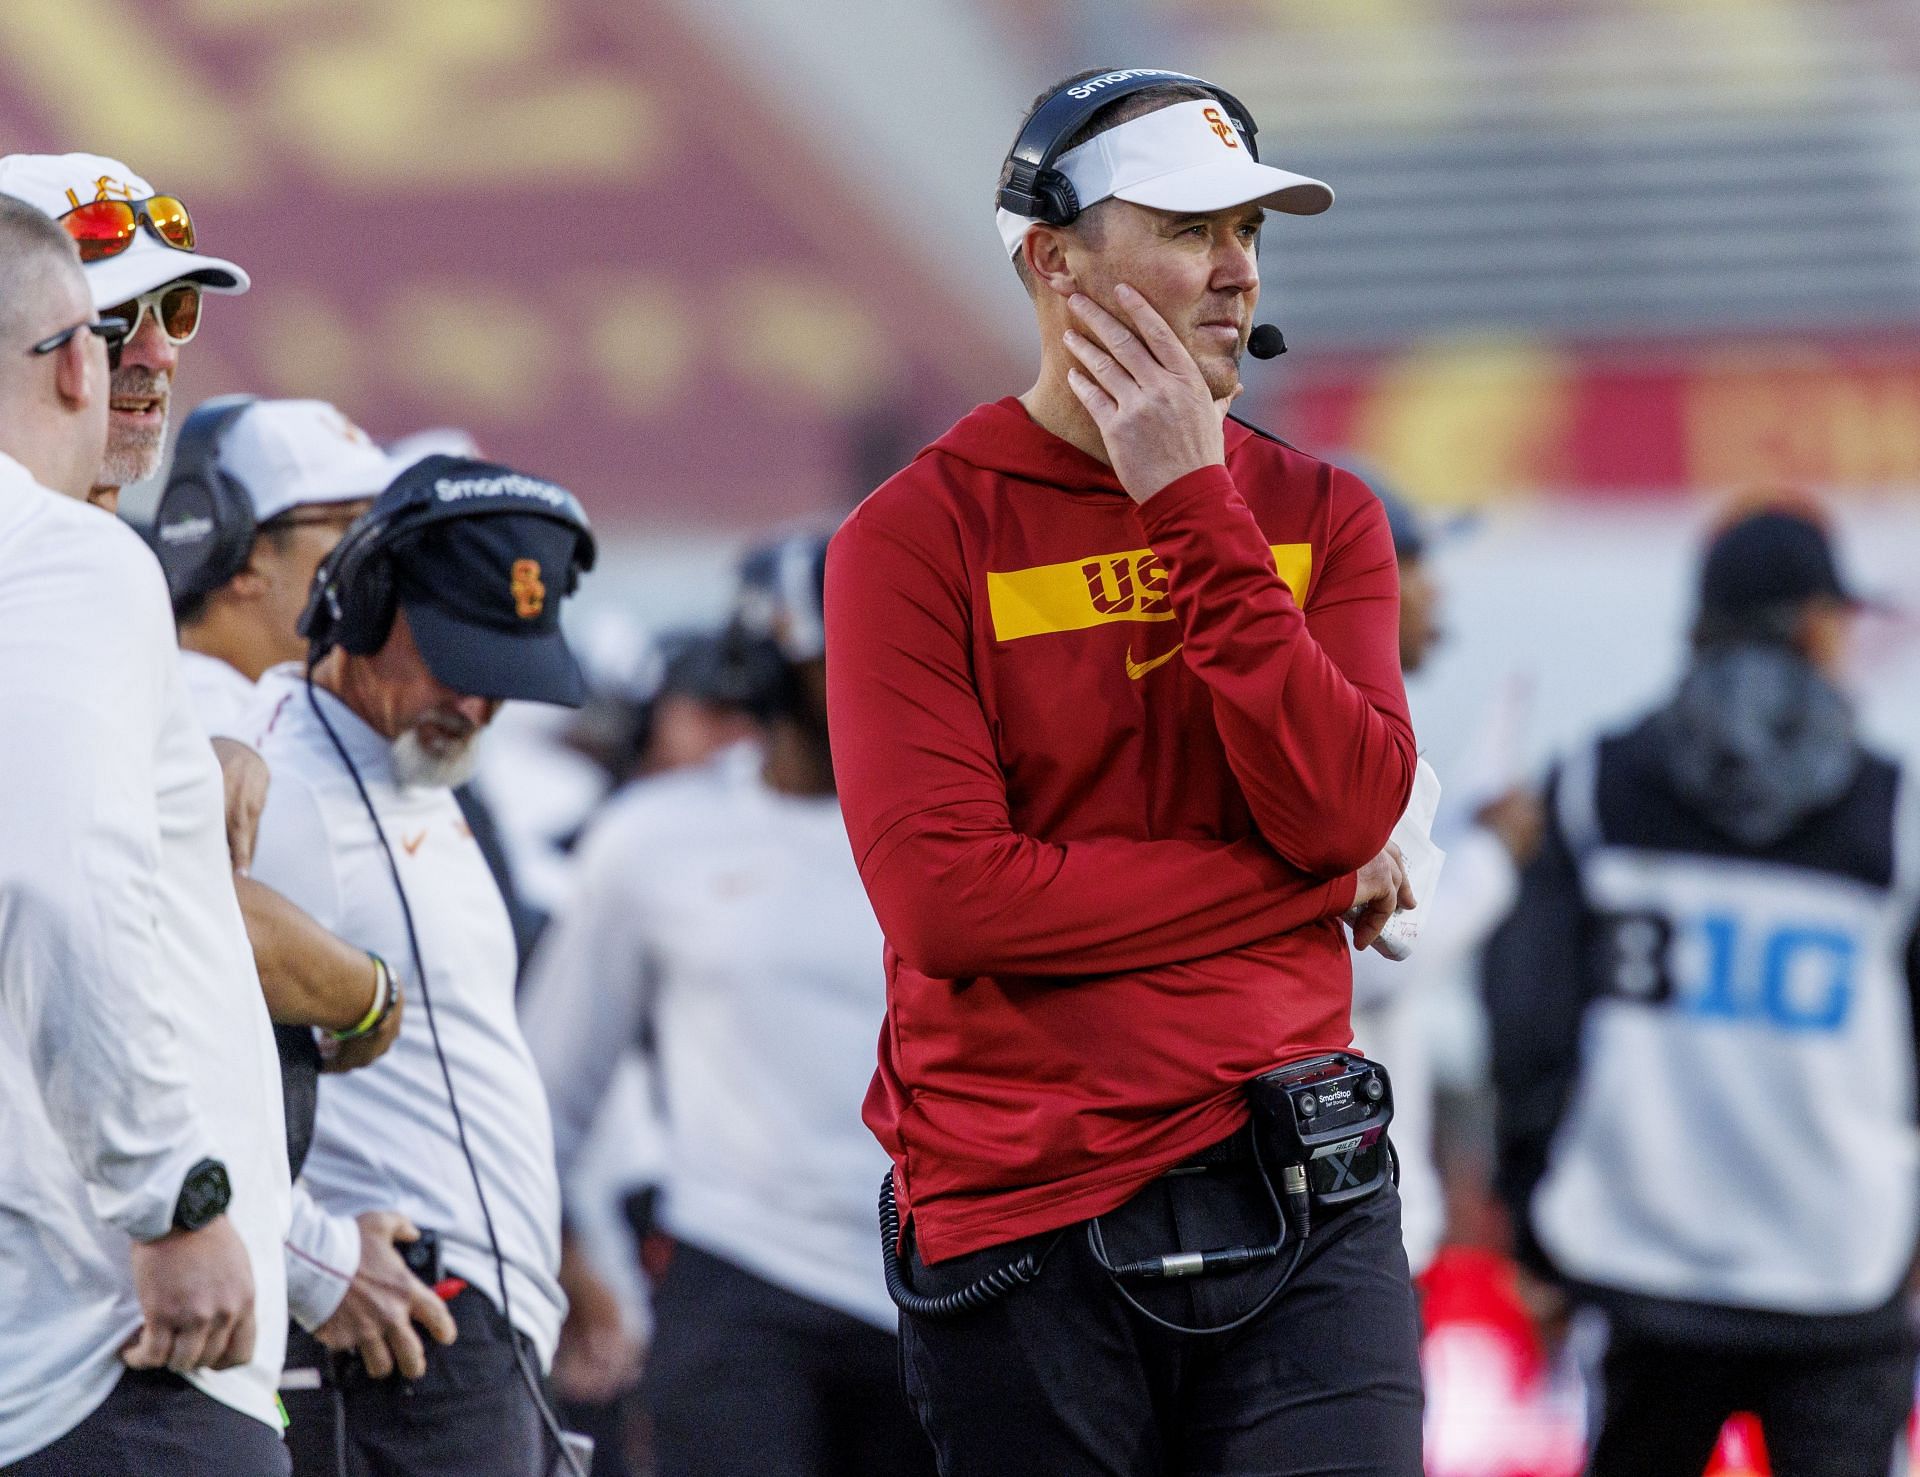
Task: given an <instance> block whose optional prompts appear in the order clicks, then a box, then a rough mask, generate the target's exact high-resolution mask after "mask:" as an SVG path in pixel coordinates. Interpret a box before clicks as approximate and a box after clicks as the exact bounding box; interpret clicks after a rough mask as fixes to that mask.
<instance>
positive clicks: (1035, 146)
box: [996, 67, 1260, 226]
mask: <svg viewBox="0 0 1920 1477" xmlns="http://www.w3.org/2000/svg"><path fill="white" fill-rule="evenodd" d="M1174 82H1184V83H1186V84H1188V85H1189V86H1193V87H1199V88H1202V89H1204V90H1205V91H1206V92H1208V93H1210V94H1211V95H1212V96H1213V97H1215V98H1217V99H1218V100H1219V102H1220V106H1221V107H1223V108H1225V109H1226V110H1227V114H1228V116H1229V117H1230V118H1231V119H1232V120H1233V126H1234V128H1235V130H1237V131H1238V133H1239V135H1240V141H1241V142H1242V143H1244V144H1245V145H1246V146H1247V154H1248V157H1250V158H1252V159H1255V160H1258V159H1259V157H1260V150H1259V149H1258V148H1257V147H1255V145H1254V142H1253V136H1254V134H1255V133H1256V132H1258V130H1257V129H1256V128H1255V127H1254V122H1253V114H1251V113H1249V112H1248V111H1247V109H1246V105H1245V104H1244V103H1242V102H1241V101H1240V99H1239V98H1237V97H1235V96H1234V95H1233V94H1232V93H1230V92H1228V91H1227V90H1226V89H1225V88H1224V87H1216V86H1214V85H1213V83H1211V82H1208V81H1206V80H1205V79H1204V78H1201V77H1190V76H1188V75H1187V74H1186V73H1185V72H1164V71H1161V70H1160V69H1158V68H1157V67H1129V68H1127V69H1126V70H1124V71H1118V72H1102V73H1101V74H1100V75H1099V76H1097V77H1086V78H1082V79H1081V80H1080V81H1078V82H1070V83H1068V84H1067V85H1065V86H1064V87H1061V88H1060V89H1059V90H1058V91H1056V92H1055V93H1054V94H1053V96H1051V97H1049V98H1048V99H1047V100H1046V101H1045V102H1043V103H1042V104H1040V106H1039V107H1037V108H1035V109H1034V110H1033V115H1032V116H1031V117H1030V118H1028V119H1027V121H1026V123H1025V125H1024V126H1023V127H1022V128H1021V129H1020V136H1019V137H1018V138H1017V139H1015V140H1014V141H1013V148H1012V150H1011V151H1010V152H1009V153H1008V155H1007V162H1008V163H1009V164H1010V165H1011V166H1012V167H1011V168H1010V169H1009V170H1008V171H1007V182H1006V183H1005V184H1004V185H1002V186H1001V187H1000V193H999V195H998V196H997V197H996V199H997V202H998V204H999V206H1000V208H1001V209H1002V210H1008V211H1011V212H1013V214H1015V215H1023V216H1026V217H1027V218H1028V219H1029V220H1037V221H1041V222H1043V223H1045V224H1046V225H1049V226H1064V225H1068V224H1070V223H1071V222H1072V221H1073V219H1074V217H1075V216H1077V215H1079V214H1080V200H1079V197H1078V196H1076V195H1075V194H1074V192H1073V182H1072V181H1071V180H1069V179H1068V178H1067V177H1066V175H1064V174H1062V173H1061V172H1060V171H1059V170H1057V169H1055V168H1054V167H1053V166H1054V164H1055V163H1056V162H1057V161H1058V159H1059V158H1060V156H1061V155H1062V154H1064V153H1065V152H1066V151H1067V144H1068V142H1069V141H1070V140H1071V139H1072V138H1073V136H1074V135H1075V134H1076V133H1078V132H1079V131H1080V130H1081V128H1082V127H1083V126H1084V125H1085V124H1086V122H1087V120H1088V119H1089V118H1091V117H1092V116H1093V115H1094V114H1095V113H1097V112H1099V111H1100V110H1101V109H1102V108H1104V107H1106V106H1107V104H1109V103H1112V102H1117V101H1119V100H1120V99H1121V98H1123V97H1126V96H1128V95H1129V94H1131V93H1136V92H1145V91H1146V90H1147V89H1148V88H1150V87H1165V86H1166V85H1167V84H1169V83H1174Z"/></svg>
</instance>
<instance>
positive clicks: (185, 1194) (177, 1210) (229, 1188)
mask: <svg viewBox="0 0 1920 1477" xmlns="http://www.w3.org/2000/svg"><path fill="white" fill-rule="evenodd" d="M232 1199H233V1182H232V1181H231V1180H229V1179H228V1178H227V1166H226V1165H224V1164H222V1163H221V1162H220V1161H219V1160H218V1159H202V1160H201V1161H200V1162H199V1163H198V1164H196V1165H194V1166H193V1168H192V1169H190V1170H188V1171H187V1182H186V1183H185V1184H184V1185H182V1186H181V1187H180V1202H179V1204H177V1205H176V1206H175V1207H174V1210H173V1224H174V1229H175V1230H179V1231H197V1230H199V1229H200V1228H201V1227H202V1226H204V1225H206V1224H207V1222H209V1221H211V1220H212V1219H213V1218H214V1217H215V1216H217V1215H220V1214H222V1213H223V1212H224V1211H225V1210H226V1208H227V1205H228V1203H229V1202H230V1201H231V1200H232Z"/></svg>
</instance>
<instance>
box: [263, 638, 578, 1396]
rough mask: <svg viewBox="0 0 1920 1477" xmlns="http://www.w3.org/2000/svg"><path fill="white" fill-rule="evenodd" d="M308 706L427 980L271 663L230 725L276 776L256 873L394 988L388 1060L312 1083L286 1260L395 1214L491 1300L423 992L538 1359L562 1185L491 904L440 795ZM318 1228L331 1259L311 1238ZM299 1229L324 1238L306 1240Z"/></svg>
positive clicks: (474, 1202) (519, 1319) (383, 749)
mask: <svg viewBox="0 0 1920 1477" xmlns="http://www.w3.org/2000/svg"><path fill="white" fill-rule="evenodd" d="M315 700H317V701H318V703H319V704H320V705H321V707H322V708H323V709H324V710H325V712H326V716H327V720H328V721H329V722H330V723H331V724H332V725H333V730H334V732H335V733H336V734H337V735H338V736H339V739H340V741H341V743H342V744H343V745H344V746H345V748H346V751H347V754H348V755H349V756H350V757H351V759H352V762H353V764H354V766H355V768H356V769H357V770H358V771H359V774H360V778H361V780H362V781H363V782H364V783H365V785H366V787H367V793H368V794H369V796H371V798H372V800H373V804H374V807H375V810H376V812H377V813H378V815H379V821H380V826H381V828H382V829H384V831H385V833H386V836H387V840H388V842H389V843H390V844H391V845H392V847H393V856H394V861H395V863H396V864H397V865H398V867H399V870H400V877H401V881H402V883H403V884H404V885H405V887H406V898H407V902H408V904H410V906H411V908H412V912H413V921H414V926H415V928H416V929H417V931H418V935H419V940H420V953H421V957H422V959H423V961H424V963H425V965H426V970H427V987H426V990H425V991H423V990H422V988H421V984H420V978H419V973H418V971H417V970H416V968H415V965H414V957H413V952H412V949H411V947H410V945H409V941H408V937H407V927H406V918H405V914H404V913H403V912H402V908H401V901H400V896H399V894H398V893H397V892H396V891H395V889H394V883H393V877H392V874H391V873H390V872H389V871H388V869H387V861H386V857H385V855H384V854H383V853H382V852H381V849H380V844H379V840H378V838H377V836H376V833H375V830H374V824H373V821H372V820H371V819H370V818H369V816H368V814H367V811H366V807H365V805H364V804H363V803H362V801H361V799H360V796H359V793H358V792H357V791H356V790H355V788H354V784H353V779H352V776H351V775H350V774H349V773H348V771H347V768H346V766H345V765H344V764H343V763H342V762H341V758H340V754H339V752H338V751H337V750H336V749H335V748H334V745H333V742H332V740H331V739H330V738H329V737H328V735H327V732H326V729H325V728H324V727H322V725H321V723H320V720H319V719H318V718H317V717H316V716H315V714H314V709H313V706H312V703H310V702H309V700H308V696H307V687H306V682H305V680H304V677H303V676H302V674H301V672H300V670H299V668H297V667H291V666H288V667H276V668H274V669H273V670H272V671H270V672H268V673H267V674H266V675H265V676H264V677H262V678H261V680H260V683H259V704H258V705H257V706H256V707H255V708H254V709H253V711H252V713H251V714H250V715H249V716H248V717H247V718H246V719H245V720H244V721H243V722H242V723H241V724H240V725H239V727H238V728H237V729H236V731H235V734H234V736H235V737H236V738H240V739H242V740H243V741H245V742H247V743H250V744H252V745H253V747H254V748H256V749H257V750H259V752H260V754H261V757H262V758H264V759H265V760H266V761H267V766H268V768H269V769H271V770H272V772H273V784H272V787H271V788H270V789H269V790H268V792H267V806H266V810H265V812H264V813H263V814H262V816H261V819H260V835H259V839H258V841H257V842H256V844H255V847H254V855H253V876H254V877H256V878H257V879H258V880H259V881H261V882H263V883H265V884H266V885H267V886H268V887H271V888H273V889H274V890H275V891H277V892H279V893H281V894H283V895H284V896H286V897H287V898H288V899H290V900H291V901H292V902H293V903H295V904H296V905H297V906H298V907H300V908H302V909H304V910H305V911H306V913H307V914H308V915H309V916H310V917H311V918H313V920H314V921H315V922H317V923H318V924H320V926H321V927H323V928H326V929H328V930H330V931H331V932H333V933H334V934H336V935H338V936H339V937H340V938H343V939H345V940H347V941H348V942H349V943H351V944H354V945H355V946H357V947H359V948H362V949H366V950H369V951H370V952H372V953H375V954H378V955H380V957H381V958H383V959H385V960H386V961H387V964H388V967H389V968H391V969H392V970H393V972H394V974H395V976H396V977H397V978H398V979H400V981H401V983H402V987H403V988H404V990H405V992H406V996H407V1008H406V1013H405V1015H404V1016H403V1017H402V1021H401V1028H400V1036H399V1039H398V1040H396V1041H395V1042H394V1044H393V1046H392V1048H391V1049H390V1050H389V1051H388V1052H387V1054H386V1055H385V1056H383V1057H381V1058H380V1060H379V1061H377V1062H374V1063H373V1064H372V1065H371V1066H367V1067H362V1068H361V1069H360V1070H358V1071H355V1072H348V1073H345V1074H343V1075H341V1076H337V1077H329V1078H327V1079H326V1081H325V1082H324V1083H323V1084H322V1086H321V1089H320V1100H319V1115H318V1118H317V1120H316V1123H315V1127H314V1137H313V1148H312V1150H311V1151H310V1152H309V1154H308V1155H307V1162H306V1166H305V1168H304V1170H303V1171H302V1173H301V1181H302V1183H303V1184H304V1185H305V1186H306V1188H307V1189H308V1190H309V1191H310V1192H311V1194H312V1196H313V1200H314V1202H315V1203H316V1204H317V1206H318V1207H319V1209H320V1211H322V1212H324V1214H322V1215H319V1216H317V1217H314V1218H312V1220H311V1221H309V1222H308V1223H306V1224H305V1225H304V1226H302V1225H297V1226H296V1227H295V1235H294V1238H293V1239H292V1240H291V1241H290V1242H289V1253H290V1255H291V1256H293V1257H295V1258H299V1257H303V1256H304V1257H308V1258H311V1259H312V1260H313V1261H314V1262H316V1263H321V1264H327V1263H332V1264H335V1265H337V1264H338V1262H339V1261H340V1260H341V1259H342V1257H343V1256H344V1247H345V1245H346V1233H347V1230H348V1228H349V1227H350V1226H351V1218H352V1217H353V1216H355V1215H358V1214H359V1213H360V1212H362V1211H367V1210H393V1211H399V1212H400V1213H401V1214H403V1215H405V1216H407V1217H408V1218H409V1219H411V1220H412V1221H413V1223H414V1224H415V1225H417V1226H420V1227H423V1228H431V1229H433V1230H435V1231H437V1232H439V1235H440V1241H441V1245H442V1248H443V1253H444V1260H445V1264H446V1269H447V1271H448V1273H449V1274H451V1275H453V1276H456V1277H461V1278H464V1279H465V1280H466V1281H467V1282H468V1283H470V1284H471V1285H472V1286H473V1287H474V1288H476V1289H477V1290H479V1291H480V1292H481V1293H483V1294H484V1295H485V1296H486V1297H487V1298H489V1299H490V1300H492V1301H493V1303H494V1304H495V1306H499V1304H500V1302H501V1296H500V1284H499V1279H498V1276H497V1274H496V1270H495V1266H494V1260H493V1253H492V1249H491V1247H490V1245H489V1242H488V1238H487V1230H486V1222H485V1219H484V1218H483V1216H482V1214H481V1208H480V1202H479V1199H478V1197H477V1196H476V1194H475V1190H474V1185H473V1179H472V1176H471V1174H470V1173H469V1171H468V1168H467V1162H466V1159H465V1157H464V1155H463V1154H462V1153H461V1149H460V1143H459V1138H458V1136H457V1131H456V1128H455V1124H454V1118H453V1113H452V1110H451V1108H450V1106H449V1103H448V1098H447V1089H446V1085H445V1082H444V1081H443V1079H442V1077H441V1072H440V1064H439V1060H438V1058H437V1057H436V1055H435V1052H434V1043H433V1034H432V1030H431V1026H430V1021H429V1016H428V1010H427V1004H428V998H429V996H430V997H431V1001H432V1007H433V1019H434V1020H437V1022H438V1024H439V1028H440V1044H441V1046H442V1048H443V1049H444V1050H445V1052H446V1058H447V1068H448V1070H449V1072H450V1073H451V1075H452V1077H453V1083H454V1091H455V1094H456V1096H457V1099H458V1102H459V1107H460V1113H461V1117H462V1118H463V1119H464V1121H465V1123H466V1129H467V1138H468V1142H469V1143H470V1145H471V1146H472V1150H473V1155H474V1159H475V1161H476V1163H477V1165H478V1168H479V1172H480V1178H481V1183H482V1185H483V1186H484V1188H485V1191H486V1203H487V1206H488V1208H489V1209H490V1210H491V1211H492V1214H493V1224H494V1229H495V1230H496V1231H497V1233H498V1235H499V1239H500V1249H501V1252H502V1255H503V1257H504V1259H505V1262H506V1277H507V1294H508V1299H509V1300H510V1302H511V1304H512V1306H511V1308H510V1309H508V1310H504V1311H509V1312H510V1313H511V1316H512V1319H513V1322H514V1325H515V1327H517V1328H519V1329H520V1330H521V1332H523V1333H525V1334H526V1335H527V1336H528V1337H529V1338H531V1339H532V1340H533V1342H534V1345H535V1347H536V1348H537V1349H538V1350H539V1354H540V1358H541V1361H542V1363H543V1365H544V1364H548V1363H550V1362H551V1361H552V1358H553V1350H554V1345H555V1343H556V1342H557V1340H558V1338H559V1333H560V1322H561V1319H562V1318H563V1317H564V1316H565V1312H566V1299H565V1297H564V1295H563V1294H562V1293H561V1291H560V1285H559V1282H558V1280H557V1274H558V1271H559V1265H560V1191H559V1186H558V1180H557V1178H556V1176H555V1173H554V1162H553V1129H552V1126H551V1123H550V1121H549V1118H548V1115H547V1099H546V1094H545V1092H544V1091H543V1090H542V1089H541V1086H540V1079H539V1076H538V1074H537V1073H536V1072H535V1071H534V1066H533V1061H532V1058H531V1057H530V1056H529V1055H528V1052H527V1046H526V1042H525V1041H524V1040H523V1039H522V1037H521V1035H520V1026H519V1023H518V1022H517V1021H516V1020H515V1018H514V1010H513V988H514V974H515V970H516V966H517V963H518V959H517V955H516V953H515V950H514V942H513V930H512V926H511V925H510V923H509V922H508V918H507V910H506V905H505V904H504V903H503V902H502V901H501V899H500V891H499V888H498V887H496V886H495V884H494V880H493V875H492V873H490V872H489V871H488V870H487V864H486V861H485V859H484V858H483V857H482V856H481V854H480V848H479V847H478V846H477V845H476V844H475V842H474V839H473V834H472V832H471V831H469V830H468V829H467V824H466V821H465V819H464V818H463V817H462V815H461V813H460V807H459V804H458V802H457V801H456V800H455V799H454V797H453V792H452V791H451V790H449V789H445V788H440V787H418V786H402V785H400V784H399V783H398V782H397V781H396V779H395V777H394V772H393V762H392V757H391V750H390V748H389V745H388V743H387V741H386V740H385V739H384V738H382V737H381V736H380V735H379V734H378V733H377V732H375V731H374V730H373V729H372V728H370V727H369V726H368V725H367V724H366V723H364V722H363V721H362V720H361V719H360V718H359V717H357V716H356V715H355V714H354V713H353V712H352V711H351V710H350V709H349V708H347V707H346V705H345V704H343V703H341V702H340V701H339V700H338V699H336V698H335V697H333V696H332V695H331V694H330V693H328V692H326V691H324V690H316V692H315ZM329 1220H330V1221H331V1223H332V1228H333V1229H332V1231H331V1233H329V1232H328V1231H327V1224H328V1222H329ZM328 1234H331V1235H332V1236H334V1237H335V1238H337V1240H338V1247H337V1248H332V1249H330V1248H329V1247H328V1246H327V1245H326V1244H325V1241H324V1238H325V1237H326V1236H327V1235H328ZM315 1236H317V1237H320V1238H322V1239H320V1240H318V1241H316V1240H312V1239H308V1238H310V1237H315ZM354 1244H355V1246H356V1251H355V1252H354V1255H355V1256H357V1254H358V1253H357V1242H356V1243H354Z"/></svg>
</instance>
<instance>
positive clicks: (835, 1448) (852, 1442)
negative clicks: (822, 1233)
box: [645, 1243, 934, 1477]
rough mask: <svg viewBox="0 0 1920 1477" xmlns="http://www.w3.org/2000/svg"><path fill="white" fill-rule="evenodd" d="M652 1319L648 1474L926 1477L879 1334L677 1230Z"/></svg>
mask: <svg viewBox="0 0 1920 1477" xmlns="http://www.w3.org/2000/svg"><path fill="white" fill-rule="evenodd" d="M876 1255H877V1253H876ZM654 1321H655V1333H654V1346H653V1350H652V1353H651V1354H650V1355H649V1357H648V1361H647V1376H646V1383H645V1394H646V1397H647V1404H648V1406H649V1407H650V1409H651V1410H652V1413H653V1453H654V1465H655V1471H656V1473H657V1477H920V1474H926V1477H932V1474H933V1470H934V1467H933V1452H932V1451H931V1450H930V1449H929V1448H928V1446H927V1439H926V1437H925V1436H923V1435H921V1434H920V1430H919V1428H918V1427H917V1426H916V1425H915V1424H914V1421H913V1416H912V1413H911V1412H910V1411H909V1410H908V1409H907V1405H906V1402H905V1400H903V1399H902V1398H901V1395H900V1374H899V1358H898V1349H899V1345H898V1341H897V1340H896V1339H895V1338H894V1337H893V1336H892V1335H891V1334H888V1333H884V1332H882V1331H881V1330H879V1329H877V1328H874V1327H872V1326H870V1325H868V1324H865V1323H862V1322H861V1321H860V1320H859V1319H857V1318H853V1317H850V1316H848V1315H847V1314H845V1313H842V1312H839V1311H837V1310H836V1309H833V1308H827V1307H822V1306H821V1305H820V1304H818V1303H815V1302H811V1301H809V1300H808V1299H806V1298H803V1297H799V1296H797V1295H795V1294H794V1293H791V1292H788V1291H786V1290H785V1289H784V1288H779V1287H774V1286H772V1285H771V1284H770V1283H767V1282H764V1281H762V1280H761V1279H760V1278H758V1277H755V1276H753V1275H752V1274H751V1273H749V1272H745V1271H742V1270H741V1269H740V1268H739V1267H736V1266H734V1265H733V1264H732V1263H731V1262H726V1261H722V1260H721V1259H720V1258H718V1257H715V1256H710V1255H708V1254H707V1253H706V1252H703V1251H701V1250H699V1249H698V1248H696V1247H692V1246H688V1245H686V1244H685V1243H682V1244H680V1245H678V1246H676V1247H675V1248H674V1251H673V1260H672V1262H671V1263H670V1264H669V1265H668V1267H667V1273H666V1276H665V1277H664V1278H662V1279H661V1282H660V1286H659V1288H658V1289H657V1291H656V1292H655V1294H654Z"/></svg>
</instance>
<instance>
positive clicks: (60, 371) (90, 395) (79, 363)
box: [53, 333, 110, 410]
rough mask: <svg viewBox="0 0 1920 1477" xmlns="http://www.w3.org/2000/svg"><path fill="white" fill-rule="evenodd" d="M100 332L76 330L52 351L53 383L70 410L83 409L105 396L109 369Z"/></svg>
mask: <svg viewBox="0 0 1920 1477" xmlns="http://www.w3.org/2000/svg"><path fill="white" fill-rule="evenodd" d="M98 345H99V336H98V335H97V334H92V333H76V334H75V335H74V336H73V337H72V338H70V339H68V340H67V341H66V342H65V343H64V344H62V345H61V346H60V347H59V348H58V349H57V350H56V351H55V352H54V360H53V384H54V388H55V390H57V391H58V392H59V395H60V399H61V401H62V402H63V403H64V404H65V405H66V406H67V408H68V409H70V410H84V409H85V408H86V407H87V406H89V405H92V404H93V403H95V402H96V401H98V400H103V399H105V398H106V396H107V382H108V379H109V377H110V376H109V373H108V370H107V362H106V357H105V356H104V355H103V354H101V353H100V350H99V347H98Z"/></svg>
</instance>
